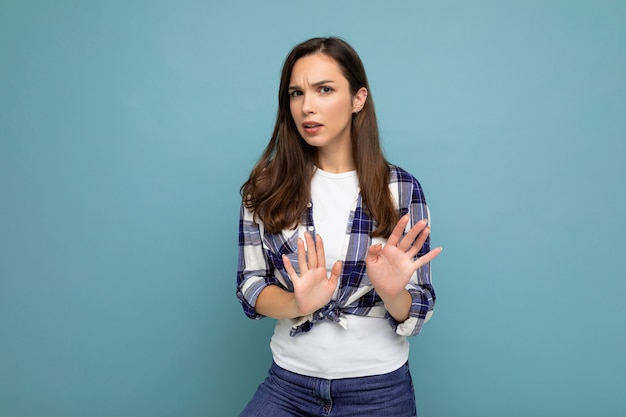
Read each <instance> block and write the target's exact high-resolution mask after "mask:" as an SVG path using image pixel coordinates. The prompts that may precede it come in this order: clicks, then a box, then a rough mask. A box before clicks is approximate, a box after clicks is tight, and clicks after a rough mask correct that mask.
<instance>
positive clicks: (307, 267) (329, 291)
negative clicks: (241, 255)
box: [283, 232, 341, 316]
mask: <svg viewBox="0 0 626 417" xmlns="http://www.w3.org/2000/svg"><path fill="white" fill-rule="evenodd" d="M304 238H305V239H306V246H307V249H308V250H305V249H304V241H303V240H302V239H298V264H299V266H300V275H299V276H298V274H297V273H296V271H295V269H294V268H293V265H292V264H291V261H290V260H289V258H287V256H285V255H283V263H284V264H285V270H286V271H287V273H288V274H289V277H290V278H291V281H292V282H293V292H294V297H295V302H296V308H297V310H298V313H299V315H300V316H306V315H308V314H311V313H313V312H315V311H317V310H319V309H320V308H322V307H324V306H325V305H326V304H328V303H329V302H330V300H331V298H332V296H333V293H334V292H335V288H337V283H338V282H339V276H340V275H341V262H340V261H337V262H335V264H334V265H333V267H332V269H331V271H330V276H328V275H327V272H326V258H325V256H324V243H323V242H322V238H321V236H320V235H316V237H315V242H313V237H312V236H311V234H310V233H308V232H307V233H305V234H304Z"/></svg>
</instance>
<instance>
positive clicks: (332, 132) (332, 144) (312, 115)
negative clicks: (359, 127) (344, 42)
mask: <svg viewBox="0 0 626 417" xmlns="http://www.w3.org/2000/svg"><path fill="white" fill-rule="evenodd" d="M363 92H364V93H363ZM289 94H290V109H291V116H292V117H293V120H294V122H295V124H296V127H297V129H298V132H299V133H300V135H301V136H302V138H303V139H304V140H305V141H306V142H307V143H308V144H309V145H311V146H315V147H318V148H325V149H326V150H342V149H343V150H346V149H350V129H351V127H352V114H353V113H354V112H357V111H359V110H361V108H362V107H363V105H364V104H365V97H366V96H367V90H365V88H362V89H361V90H359V92H357V94H356V95H352V94H351V92H350V85H349V83H348V80H347V79H346V77H345V76H344V75H343V73H342V71H341V68H340V67H339V65H338V64H337V63H336V62H335V61H334V60H333V59H332V58H330V57H329V56H327V55H324V54H321V53H318V54H314V55H308V56H305V57H302V58H300V59H298V61H296V63H295V64H294V66H293V69H292V71H291V79H290V82H289Z"/></svg>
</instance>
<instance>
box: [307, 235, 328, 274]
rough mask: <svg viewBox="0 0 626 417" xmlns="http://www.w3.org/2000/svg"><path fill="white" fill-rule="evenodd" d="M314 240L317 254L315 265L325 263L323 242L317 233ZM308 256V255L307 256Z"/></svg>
mask: <svg viewBox="0 0 626 417" xmlns="http://www.w3.org/2000/svg"><path fill="white" fill-rule="evenodd" d="M315 242H316V245H315V247H316V254H317V265H315V266H316V267H317V266H322V265H324V266H325V265H326V255H325V254H324V242H323V241H322V237H321V236H320V235H319V234H317V235H315ZM309 258H310V257H309Z"/></svg>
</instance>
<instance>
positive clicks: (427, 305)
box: [390, 172, 436, 336]
mask: <svg viewBox="0 0 626 417" xmlns="http://www.w3.org/2000/svg"><path fill="white" fill-rule="evenodd" d="M398 197H399V203H400V211H401V214H405V213H407V212H408V213H409V214H410V218H411V220H410V222H409V224H408V225H407V229H406V230H407V231H408V230H409V229H410V228H411V227H412V226H413V225H414V224H415V223H417V222H418V221H420V220H422V219H427V220H428V225H429V226H430V211H429V209H428V206H427V204H426V199H425V198H424V193H423V191H422V187H421V186H420V184H419V182H418V181H417V179H415V178H414V177H413V176H411V175H410V174H408V173H406V172H401V173H400V174H399V179H398ZM428 252H430V237H429V238H428V239H426V242H425V243H424V245H423V246H422V248H421V249H420V251H419V253H418V254H417V256H418V257H420V256H423V255H425V254H427V253H428ZM406 289H407V290H408V291H409V294H410V295H411V308H410V310H409V318H408V319H407V320H405V321H403V322H398V321H396V320H395V319H393V318H392V317H390V321H391V324H392V327H393V328H394V330H395V331H396V333H397V334H399V335H402V336H416V335H418V334H419V333H420V332H421V330H422V326H423V325H424V323H426V322H427V321H428V320H429V319H430V317H431V316H432V314H433V310H434V308H435V300H436V295H435V290H434V288H433V285H432V275H431V268H430V263H428V264H426V265H423V266H422V267H420V268H419V269H418V270H417V271H416V272H415V273H414V274H413V276H412V277H411V280H410V281H409V283H408V284H407V286H406Z"/></svg>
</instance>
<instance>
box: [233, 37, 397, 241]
mask: <svg viewBox="0 0 626 417" xmlns="http://www.w3.org/2000/svg"><path fill="white" fill-rule="evenodd" d="M313 54H324V55H326V56H328V57H329V58H331V59H332V60H333V61H334V62H336V63H337V64H338V65H339V67H340V69H341V71H342V73H343V75H344V76H345V77H346V79H347V80H348V84H349V86H350V93H351V94H352V95H353V96H354V95H356V93H357V91H358V90H359V89H360V88H361V87H365V88H366V89H367V91H368V97H367V100H366V101H365V105H364V106H363V108H362V109H361V111H360V112H358V113H355V114H353V116H352V127H351V142H352V153H353V158H354V162H355V164H356V170H357V176H358V180H359V187H360V192H361V195H362V198H363V202H364V208H365V210H366V212H367V214H368V215H369V216H370V217H372V218H373V219H374V220H375V222H376V229H375V230H374V231H373V232H372V237H381V236H382V237H388V236H389V235H390V234H391V231H392V230H393V228H394V226H395V224H396V222H397V221H398V218H399V215H398V212H397V209H396V208H395V206H394V203H393V199H392V196H391V191H390V190H389V163H388V162H387V160H386V159H385V157H384V155H383V151H382V148H381V145H380V136H379V132H378V124H377V122H376V113H375V111H374V102H373V100H372V94H371V92H370V88H369V83H368V81H367V76H366V74H365V68H364V66H363V63H362V62H361V59H360V58H359V56H358V54H357V53H356V51H355V50H354V49H353V48H352V47H351V46H350V45H349V44H348V43H347V42H345V41H344V40H342V39H340V38H336V37H328V38H313V39H309V40H307V41H305V42H302V43H301V44H299V45H296V46H295V47H294V48H293V49H292V50H291V52H290V53H289V55H287V58H286V60H285V63H284V65H283V69H282V73H281V76H280V87H279V90H278V114H277V116H276V124H275V126H274V131H273V133H272V136H271V138H270V141H269V143H268V144H267V147H266V148H265V150H264V151H263V154H262V155H261V157H260V159H259V161H258V162H257V164H256V165H255V166H254V168H253V169H252V171H251V173H250V177H249V178H248V180H247V181H246V182H245V183H244V184H243V186H242V187H241V190H240V191H241V195H242V197H243V202H244V204H245V206H246V207H247V208H248V209H249V210H251V211H252V212H253V213H254V215H255V217H257V218H258V219H260V220H261V221H262V222H263V223H264V226H265V229H266V230H267V231H269V232H270V233H278V232H280V231H281V230H283V229H288V228H295V227H297V225H298V223H299V221H300V219H301V216H302V215H303V213H304V212H305V210H306V208H307V204H308V203H309V201H310V199H311V179H312V177H313V173H314V171H315V164H316V162H317V149H316V148H315V147H313V146H310V145H309V144H307V143H306V142H305V141H304V139H303V138H302V136H300V133H299V132H298V129H297V127H296V124H295V122H294V120H293V117H292V116H291V110H290V97H289V91H288V89H289V82H290V80H291V72H292V70H293V67H294V65H295V63H296V61H298V59H300V58H302V57H305V56H309V55H313Z"/></svg>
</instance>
